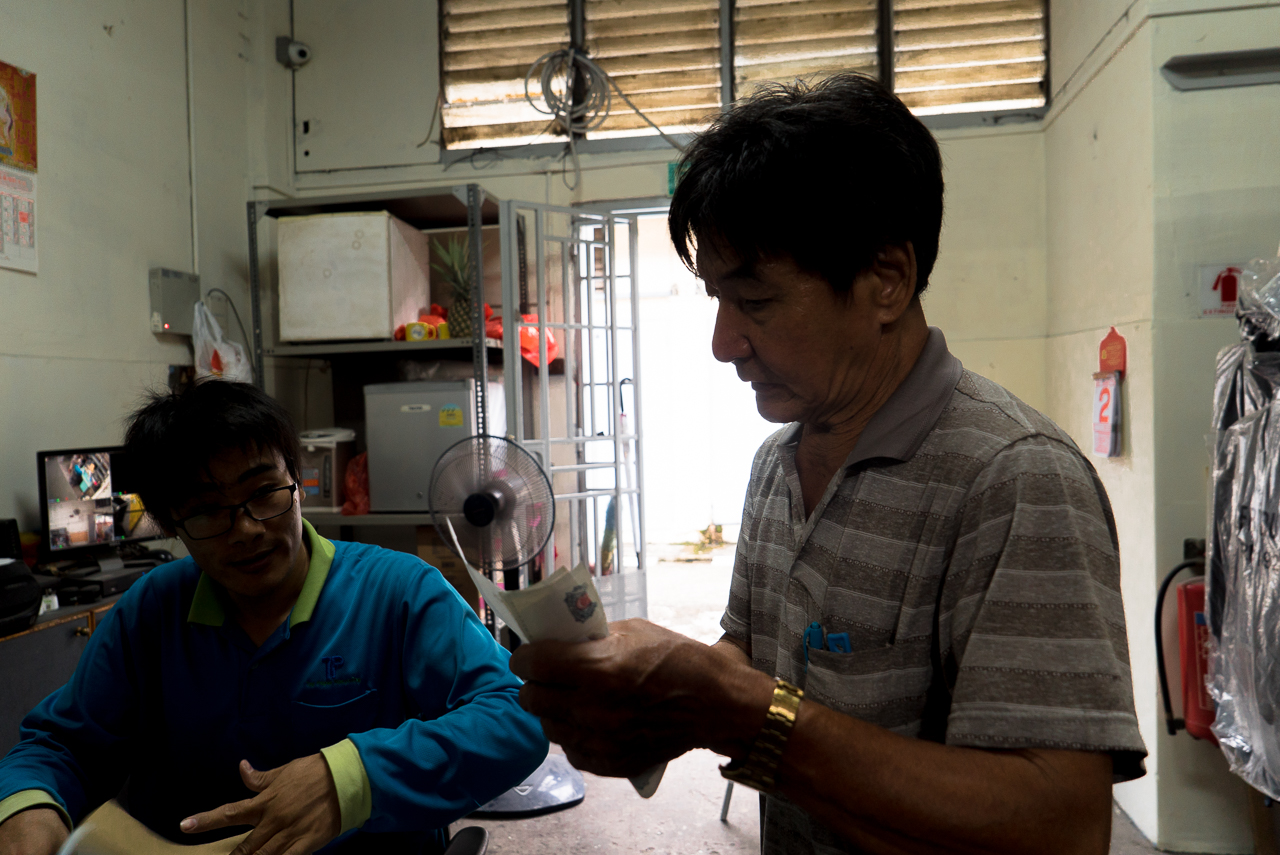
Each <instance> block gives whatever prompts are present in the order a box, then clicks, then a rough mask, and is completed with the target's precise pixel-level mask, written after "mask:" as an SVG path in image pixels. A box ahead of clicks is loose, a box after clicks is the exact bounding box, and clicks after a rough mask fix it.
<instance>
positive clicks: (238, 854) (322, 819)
mask: <svg viewBox="0 0 1280 855" xmlns="http://www.w3.org/2000/svg"><path fill="white" fill-rule="evenodd" d="M240 777H241V778H243V779H244V783H245V786H247V787H248V788H249V789H251V790H253V791H254V792H255V793H257V795H256V796H254V797H253V798H251V799H245V800H244V801H240V802H232V803H230V804H225V805H223V806H222V807H220V808H215V809H214V810H211V811H206V812H205V813H199V814H196V815H195V816H191V817H187V818H186V819H184V820H183V821H182V830H183V831H185V832H187V833H188V834H196V833H198V832H201V831H211V830H213V829H215V828H227V827H230V826H236V825H252V826H253V831H251V832H250V833H249V836H248V837H246V838H245V839H244V840H242V841H241V842H240V845H239V846H237V847H236V848H235V849H233V850H231V855H253V853H261V855H310V853H312V852H315V851H316V850H317V849H320V848H321V847H322V846H324V845H325V844H327V843H328V842H329V841H331V840H333V839H334V838H335V837H337V836H338V832H339V831H341V830H342V816H341V808H340V807H339V806H338V790H337V788H336V787H335V786H334V784H333V775H332V774H330V772H329V764H328V763H327V762H326V761H325V759H324V756H323V755H321V754H312V755H311V756H309V757H300V758H299V759H297V760H294V761H293V762H291V763H286V764H285V765H283V766H279V767H277V768H275V769H269V770H267V771H265V772H259V771H258V770H257V769H254V768H253V767H252V766H250V765H249V761H248V760H241V761H240Z"/></svg>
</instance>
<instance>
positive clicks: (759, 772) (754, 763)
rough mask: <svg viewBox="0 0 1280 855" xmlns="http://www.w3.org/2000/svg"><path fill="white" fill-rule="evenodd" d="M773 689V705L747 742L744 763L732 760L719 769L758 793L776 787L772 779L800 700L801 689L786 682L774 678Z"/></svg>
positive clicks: (736, 782) (736, 781)
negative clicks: (758, 728) (756, 731)
mask: <svg viewBox="0 0 1280 855" xmlns="http://www.w3.org/2000/svg"><path fill="white" fill-rule="evenodd" d="M777 680H778V682H777V684H776V685H775V686H774V687H773V703H771V704H770V705H769V712H768V713H767V714H766V715H765V718H764V727H762V728H761V729H760V733H759V735H758V736H756V740H755V742H753V743H751V750H750V751H748V752H747V757H746V759H745V760H735V761H733V762H732V763H726V764H725V765H723V766H721V767H720V774H721V775H723V776H724V777H726V778H728V779H729V780H730V781H733V782H734V783H735V784H745V785H746V786H748V787H751V788H752V789H755V790H759V791H760V792H762V793H768V792H772V791H773V790H774V789H775V788H776V787H777V782H776V780H775V776H776V775H777V772H778V762H779V761H780V760H781V759H782V750H783V749H784V748H786V747H787V737H789V736H790V735H791V728H792V727H794V726H795V723H796V712H797V711H798V710H799V709H800V701H801V699H803V698H804V690H803V689H801V688H799V687H797V686H793V685H792V684H791V683H788V682H787V681H786V680H783V679H781V678H777Z"/></svg>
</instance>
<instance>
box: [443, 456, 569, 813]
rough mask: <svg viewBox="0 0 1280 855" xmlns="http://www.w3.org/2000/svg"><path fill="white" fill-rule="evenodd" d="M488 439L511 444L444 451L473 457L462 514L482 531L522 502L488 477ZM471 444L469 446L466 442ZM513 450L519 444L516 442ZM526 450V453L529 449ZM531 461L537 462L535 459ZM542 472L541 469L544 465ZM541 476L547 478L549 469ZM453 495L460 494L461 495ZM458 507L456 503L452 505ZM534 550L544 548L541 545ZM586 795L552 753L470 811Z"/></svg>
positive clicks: (526, 807)
mask: <svg viewBox="0 0 1280 855" xmlns="http://www.w3.org/2000/svg"><path fill="white" fill-rule="evenodd" d="M477 440H478V442H477ZM490 440H496V441H497V442H498V443H508V442H510V441H509V440H506V439H502V438H500V437H471V438H470V439H469V440H462V441H461V442H459V443H456V444H455V445H454V446H452V447H450V448H449V449H447V450H446V451H445V453H444V454H443V455H441V461H444V460H445V459H446V458H447V457H449V455H450V454H451V453H452V452H453V451H454V450H455V449H457V448H465V449H466V450H467V452H469V453H471V454H473V455H474V460H475V464H476V470H477V473H478V477H477V478H476V480H475V481H473V482H472V483H471V486H470V488H469V489H467V490H465V491H464V492H466V498H465V499H464V500H463V502H462V514H463V517H464V518H465V520H466V522H467V524H468V525H470V526H472V527H473V528H474V529H475V530H481V531H482V530H485V529H487V528H488V527H489V526H490V525H494V524H495V523H496V522H497V523H499V524H500V521H501V520H502V519H503V518H504V515H505V514H506V513H507V512H508V511H509V510H510V509H511V507H512V506H513V505H518V504H519V500H518V499H517V498H516V495H515V494H514V493H513V492H512V490H511V488H510V486H509V485H507V484H505V483H504V482H503V481H502V479H500V478H491V477H490V474H491V472H492V469H491V459H492V454H493V450H492V449H493V447H495V446H491V444H490ZM468 443H469V445H467V444H468ZM512 445H514V443H512ZM515 448H520V447H519V446H518V445H515ZM520 451H521V452H523V451H524V449H520ZM525 454H526V455H527V452H525ZM530 460H533V458H532V457H530ZM533 463H534V464H535V465H537V462H536V460H535V461H533ZM440 466H441V462H437V463H436V467H437V470H438V469H439V468H440ZM538 470H539V471H540V472H541V467H540V466H539V467H538ZM542 474H543V477H545V472H544V473H542ZM435 481H436V473H435V472H433V473H432V490H431V495H432V501H433V503H434V501H435V498H436V495H435V489H434V488H435ZM550 486H551V485H550V481H549V480H548V481H547V484H546V487H547V490H548V493H549V492H550ZM455 495H458V496H460V495H461V494H460V493H459V494H455ZM455 501H456V499H455ZM454 507H457V506H456V505H454ZM434 508H435V505H434V504H433V515H434ZM552 508H553V509H554V502H552ZM548 537H550V534H548ZM446 542H447V541H446ZM489 545H490V541H489V540H488V539H481V540H480V542H479V547H480V553H481V555H480V558H481V563H480V565H479V566H480V567H482V568H484V567H486V566H491V565H492V559H493V558H494V556H493V555H492V554H491V553H490V552H489ZM535 551H538V552H540V551H541V547H539V548H538V550H535ZM506 572H507V571H506V570H504V571H503V573H504V578H503V584H504V586H505V584H506V576H505V574H506ZM586 794H587V785H586V781H584V780H583V777H582V773H581V772H579V771H578V770H577V769H575V768H573V766H572V765H571V764H570V763H569V760H568V759H567V758H566V757H565V756H564V755H563V754H552V753H548V754H547V756H546V759H544V760H543V761H542V763H541V765H539V766H538V768H537V769H535V770H534V771H533V774H531V775H529V777H527V778H525V779H524V780H523V781H521V782H520V783H519V784H517V785H516V786H514V787H512V788H511V789H509V790H507V791H506V792H505V793H503V794H502V795H500V796H498V797H497V798H494V799H493V800H491V801H489V802H487V803H486V804H484V805H481V806H480V808H479V809H478V810H476V811H474V812H473V813H472V814H471V815H472V816H477V817H492V818H495V819H525V818H529V817H535V816H542V815H544V814H548V813H554V812H556V811H560V810H565V809H567V808H571V807H573V806H574V805H577V804H581V803H582V800H583V799H584V798H585V797H586Z"/></svg>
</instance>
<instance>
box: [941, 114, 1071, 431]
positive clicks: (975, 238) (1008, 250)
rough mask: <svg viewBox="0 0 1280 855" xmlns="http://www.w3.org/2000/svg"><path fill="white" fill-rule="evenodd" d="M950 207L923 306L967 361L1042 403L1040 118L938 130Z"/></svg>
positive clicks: (1042, 158)
mask: <svg viewBox="0 0 1280 855" xmlns="http://www.w3.org/2000/svg"><path fill="white" fill-rule="evenodd" d="M938 141H939V143H940V146H941V149H942V159H943V179H944V180H945V181H946V211H945V213H944V216H943V227H942V239H941V243H940V246H939V248H938V261H937V265H936V266H935V268H934V272H933V275H932V276H931V277H930V284H929V288H928V290H927V291H926V292H925V294H924V309H925V316H926V317H927V318H928V320H929V323H930V324H933V325H934V326H937V327H939V328H941V329H942V331H943V332H944V333H945V334H946V336H947V346H948V347H949V348H950V349H951V351H952V353H954V354H955V355H956V356H957V357H959V359H960V361H961V362H963V363H964V365H965V367H966V368H968V369H970V370H972V371H975V372H977V373H978V374H981V375H983V376H985V377H988V378H990V379H992V380H994V381H996V382H997V383H1000V384H1001V385H1003V386H1005V387H1006V388H1008V389H1009V390H1010V391H1012V392H1013V393H1014V394H1015V395H1017V396H1019V397H1020V398H1022V399H1023V400H1024V401H1026V402H1027V403H1028V404H1030V405H1031V406H1033V407H1038V408H1043V407H1044V405H1045V401H1046V397H1045V394H1046V393H1045V344H1044V336H1045V332H1046V329H1047V324H1048V305H1047V299H1048V291H1047V284H1046V279H1045V150H1044V134H1043V133H1042V132H1041V129H1040V126H1039V125H1038V124H1027V125H1013V126H1008V127H1003V128H997V129H990V128H986V129H973V130H951V131H942V132H940V133H939V134H938Z"/></svg>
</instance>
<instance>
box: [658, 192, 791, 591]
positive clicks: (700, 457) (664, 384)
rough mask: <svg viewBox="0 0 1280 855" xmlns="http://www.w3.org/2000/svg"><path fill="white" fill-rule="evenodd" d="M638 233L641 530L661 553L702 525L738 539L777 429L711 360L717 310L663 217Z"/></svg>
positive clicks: (694, 537) (692, 537)
mask: <svg viewBox="0 0 1280 855" xmlns="http://www.w3.org/2000/svg"><path fill="white" fill-rule="evenodd" d="M638 232H639V254H640V263H639V270H638V273H639V276H638V284H639V287H640V318H639V321H640V323H639V329H640V361H641V365H640V369H641V376H642V377H643V378H644V384H643V387H642V389H643V391H642V395H643V400H642V406H643V412H644V426H643V431H644V484H645V495H644V503H645V528H646V539H647V540H648V541H649V543H650V544H653V545H654V546H656V547H659V550H658V551H657V552H654V553H651V554H655V555H659V556H661V554H662V550H661V549H660V547H662V546H664V545H669V544H682V543H689V542H697V541H698V538H699V536H700V532H702V531H704V530H705V529H706V528H707V526H709V525H721V526H723V535H724V539H725V540H726V541H729V542H732V541H734V540H736V539H737V535H738V526H739V523H740V521H741V515H742V500H743V496H744V495H745V493H746V489H747V479H748V476H749V475H750V472H751V460H752V458H753V457H754V455H755V452H756V449H757V448H759V446H760V443H761V442H763V441H764V439H765V438H766V437H768V436H769V434H771V433H772V432H773V431H775V430H776V429H777V428H778V427H779V426H778V425H771V424H769V423H768V422H766V421H765V420H764V419H762V418H761V417H760V415H759V413H757V412H756V405H755V397H754V395H753V394H752V392H751V387H750V386H748V385H747V384H746V383H743V382H742V381H740V380H739V379H738V377H737V374H736V373H735V371H734V368H733V366H732V365H726V364H723V363H720V362H717V361H716V360H715V358H714V357H713V356H712V355H711V334H712V331H713V330H714V328H715V316H716V304H715V301H714V300H712V299H710V298H709V297H707V293H706V290H705V289H704V288H703V286H702V283H701V282H700V281H699V280H698V279H697V278H696V277H694V275H693V274H692V273H690V272H689V270H688V269H686V268H685V266H684V265H683V264H682V263H681V262H680V259H679V258H678V257H677V256H676V253H675V249H674V248H673V247H672V246H671V239H670V237H669V236H668V233H667V215H666V212H665V211H658V212H653V213H648V214H645V215H643V216H641V217H640V219H639V228H638ZM723 607H724V603H723V602H722V603H721V604H720V608H723Z"/></svg>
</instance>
